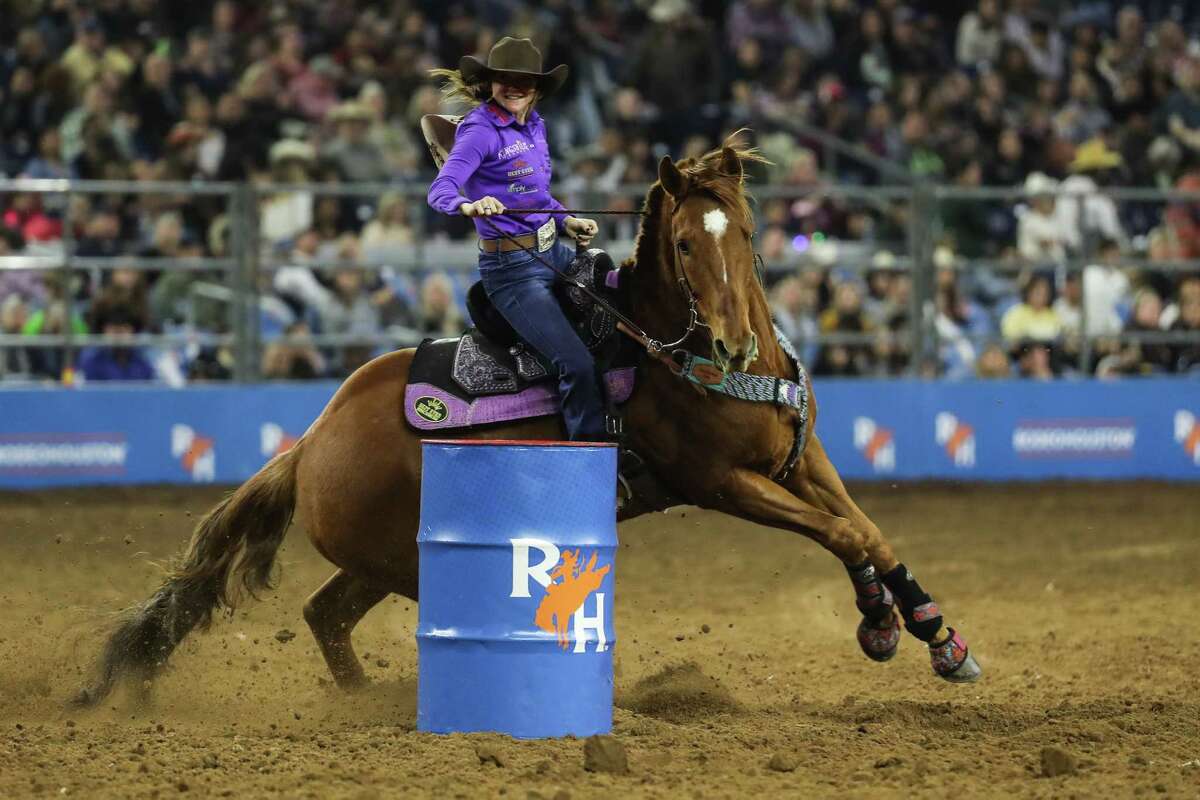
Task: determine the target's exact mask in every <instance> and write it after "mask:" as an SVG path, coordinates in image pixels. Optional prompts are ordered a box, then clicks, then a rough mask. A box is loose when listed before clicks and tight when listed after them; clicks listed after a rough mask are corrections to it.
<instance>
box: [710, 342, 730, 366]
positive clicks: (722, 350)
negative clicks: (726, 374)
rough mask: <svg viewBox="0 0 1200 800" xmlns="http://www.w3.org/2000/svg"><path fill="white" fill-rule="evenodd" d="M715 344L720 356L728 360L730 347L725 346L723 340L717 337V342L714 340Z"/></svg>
mask: <svg viewBox="0 0 1200 800" xmlns="http://www.w3.org/2000/svg"><path fill="white" fill-rule="evenodd" d="M713 346H714V347H715V348H716V351H717V355H718V356H719V357H721V358H722V359H724V360H726V361H728V360H729V356H730V353H729V348H728V347H726V346H725V343H724V342H723V341H721V340H720V339H717V340H716V341H715V342H713Z"/></svg>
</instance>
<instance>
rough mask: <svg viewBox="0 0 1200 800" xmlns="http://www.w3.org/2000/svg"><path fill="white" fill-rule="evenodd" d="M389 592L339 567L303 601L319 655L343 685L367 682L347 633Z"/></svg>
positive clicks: (350, 687)
mask: <svg viewBox="0 0 1200 800" xmlns="http://www.w3.org/2000/svg"><path fill="white" fill-rule="evenodd" d="M390 593H391V592H390V591H389V590H388V589H385V588H381V587H379V586H378V585H376V584H373V583H369V582H367V581H365V580H363V579H362V578H359V577H356V576H354V575H351V574H350V573H349V572H346V571H345V570H344V569H339V570H338V571H337V572H335V573H334V574H333V577H331V578H330V579H329V580H327V581H325V583H324V584H322V586H321V588H319V589H317V590H316V591H315V592H313V594H312V596H311V597H309V598H308V601H307V602H306V603H305V604H304V619H305V621H306V622H307V623H308V627H309V628H311V629H312V632H313V636H315V637H316V639H317V644H318V645H319V646H320V648H321V655H323V656H324V657H325V663H326V664H328V665H329V671H330V672H332V673H333V679H334V680H335V681H336V682H337V685H338V686H340V687H342V688H343V689H352V688H355V687H358V686H362V685H363V684H365V683H366V682H367V676H366V673H364V672H363V668H362V664H360V663H359V661H358V656H357V655H355V654H354V645H353V644H351V642H350V634H351V633H352V632H353V631H354V626H355V625H357V624H358V622H359V620H361V619H362V618H363V617H364V616H366V613H367V612H368V611H370V610H371V609H372V608H374V607H375V606H376V605H377V604H378V603H379V602H380V601H381V600H383V598H385V597H387V596H388V595H389V594H390Z"/></svg>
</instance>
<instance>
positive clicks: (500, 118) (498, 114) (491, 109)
mask: <svg viewBox="0 0 1200 800" xmlns="http://www.w3.org/2000/svg"><path fill="white" fill-rule="evenodd" d="M483 110H484V111H486V112H487V118H488V119H489V120H491V122H492V124H493V125H495V126H496V127H497V128H507V127H508V126H510V125H515V124H517V118H516V117H514V116H513V115H512V114H510V113H509V112H508V111H505V110H504V109H503V108H501V107H500V104H499V103H497V102H496V101H494V100H488V101H487V102H486V103H484V104H483ZM540 119H541V117H540V116H539V115H538V112H537V109H530V111H529V116H528V117H526V118H525V124H526V125H530V124H532V123H534V122H537V121H538V120H540Z"/></svg>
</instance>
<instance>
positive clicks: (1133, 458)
mask: <svg viewBox="0 0 1200 800" xmlns="http://www.w3.org/2000/svg"><path fill="white" fill-rule="evenodd" d="M336 389H337V385H336V384H335V383H332V382H320V383H306V384H270V385H266V384H264V385H246V386H232V385H225V386H202V387H189V388H185V389H167V388H146V387H141V388H138V387H132V386H94V385H93V386H88V387H83V388H76V389H8V390H0V487H3V488H21V487H41V486H63V485H81V484H102V483H124V484H138V483H193V482H217V483H237V482H240V481H243V480H245V479H246V478H248V477H250V475H252V474H254V472H255V471H256V470H258V469H259V468H260V467H262V465H263V464H265V463H266V461H267V460H268V459H269V458H270V457H271V456H273V455H275V453H277V452H281V451H282V450H283V449H285V448H286V447H288V446H290V444H291V442H293V441H294V440H295V438H296V437H298V436H300V435H301V434H303V433H304V431H305V429H306V428H307V427H308V425H309V424H310V423H311V422H312V421H313V420H314V419H316V417H317V415H318V414H319V413H320V412H321V409H322V408H324V406H325V403H326V402H328V400H329V398H330V397H331V396H332V395H333V393H334V391H336ZM814 393H815V395H816V401H817V406H818V412H817V433H818V435H819V436H820V437H821V441H822V443H823V444H824V446H825V449H826V451H827V452H828V453H829V456H830V458H831V459H832V460H833V463H834V464H835V465H836V466H837V468H838V469H839V470H840V471H841V473H842V475H843V476H844V477H845V478H847V479H852V480H863V479H865V480H906V479H918V478H938V479H958V480H1042V479H1046V478H1096V479H1120V480H1124V479H1130V478H1162V479H1170V480H1187V481H1195V480H1200V381H1196V380H1187V379H1170V378H1144V379H1136V380H1125V381H1096V380H1081V381H1068V380H1063V381H1055V382H1044V383H1043V382H1034V381H973V382H964V383H947V382H937V381H930V382H922V381H874V380H832V379H830V380H823V379H821V378H817V379H816V381H815V382H814ZM697 402H704V401H703V400H697ZM397 413H400V412H399V409H397Z"/></svg>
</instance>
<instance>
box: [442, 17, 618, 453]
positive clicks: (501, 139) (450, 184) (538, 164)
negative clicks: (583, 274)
mask: <svg viewBox="0 0 1200 800" xmlns="http://www.w3.org/2000/svg"><path fill="white" fill-rule="evenodd" d="M433 74H434V75H435V76H437V77H441V78H444V79H445V80H446V93H447V95H448V96H450V97H453V98H455V99H461V100H464V101H466V102H469V103H471V104H472V105H474V106H475V109H474V110H472V111H471V112H470V113H468V114H467V115H466V116H465V117H464V118H463V120H462V122H461V123H460V124H459V126H458V131H457V133H456V134H455V139H454V147H453V148H452V149H451V150H450V153H449V155H448V156H447V158H446V163H445V164H443V165H442V168H441V170H440V171H439V172H438V176H437V178H436V179H435V180H434V181H433V184H432V185H431V186H430V187H429V198H428V200H429V205H430V206H432V207H433V208H434V209H436V210H438V211H441V212H443V213H445V214H462V215H464V216H468V217H474V218H475V220H474V221H475V229H476V230H477V231H478V232H479V237H480V242H479V273H480V277H481V279H482V283H483V288H484V290H485V291H486V292H487V295H488V297H489V298H490V299H491V301H492V304H493V305H495V307H496V309H497V310H498V311H499V312H500V313H501V314H502V315H503V316H504V318H505V319H506V320H508V322H509V324H511V325H512V327H513V329H514V330H515V331H516V332H517V333H518V334H520V336H521V338H522V339H524V340H525V341H527V342H528V343H529V344H531V345H532V346H533V347H535V348H536V349H537V350H538V352H540V353H541V354H542V355H543V356H545V357H546V358H548V359H550V361H551V362H552V363H553V364H554V366H555V367H556V368H557V369H558V386H559V392H560V395H561V398H562V410H563V418H564V419H565V421H566V426H567V435H568V436H569V437H570V438H571V439H574V440H593V441H594V440H603V439H604V438H606V437H605V425H604V401H603V397H602V395H601V391H602V386H601V383H600V380H601V379H600V377H599V376H598V375H597V374H596V365H595V362H594V361H593V359H592V355H591V353H589V352H588V350H587V347H585V346H584V344H583V340H582V339H580V338H579V336H578V335H577V334H576V333H575V331H574V329H573V328H572V327H571V325H570V323H568V322H567V319H566V316H565V315H564V314H563V311H562V308H561V307H560V306H559V304H558V301H557V300H556V299H555V296H554V292H553V286H554V281H555V276H554V271H553V270H551V269H550V267H547V266H546V265H545V264H542V263H541V262H540V261H539V260H538V258H540V259H542V260H544V261H546V262H548V263H550V264H552V265H553V267H554V269H556V270H558V271H559V272H562V271H564V270H566V269H567V267H568V266H570V264H571V261H572V260H573V259H574V257H575V254H574V250H573V248H571V247H568V246H567V245H566V244H564V243H563V242H561V241H559V239H558V233H559V232H560V231H561V232H562V233H565V234H567V235H568V236H570V237H571V238H573V239H575V240H576V241H577V242H579V244H581V245H587V244H588V243H589V242H590V241H591V239H592V237H593V236H595V235H596V230H597V227H596V223H595V222H594V221H593V220H590V219H577V218H575V217H572V216H569V215H567V214H566V213H563V212H561V211H559V212H555V211H551V212H550V213H541V214H519V215H505V213H504V212H505V211H506V210H508V209H510V208H511V209H520V208H541V209H563V205H562V204H561V203H559V202H558V201H557V200H555V199H554V198H553V197H551V196H550V148H549V145H548V144H547V143H546V126H545V124H544V123H543V122H542V118H541V116H539V115H538V113H537V112H536V111H535V110H534V105H535V104H536V103H537V101H538V100H540V99H541V98H543V97H546V96H547V95H549V94H551V93H553V92H555V91H556V90H558V89H559V88H561V87H562V84H563V81H565V80H566V77H567V67H566V65H564V64H560V65H559V66H557V67H555V68H554V69H552V70H550V71H549V72H542V54H541V53H540V52H539V51H538V49H537V48H536V47H534V45H533V43H532V42H531V41H530V40H529V39H514V38H511V37H508V36H506V37H504V38H503V39H501V40H500V41H499V42H497V43H496V45H495V47H493V48H492V50H491V52H490V53H489V54H488V60H487V64H484V63H483V62H482V61H480V60H479V59H477V58H474V57H472V56H466V57H464V58H463V59H462V60H461V61H460V62H459V66H458V69H457V70H448V69H440V70H434V71H433ZM497 229H498V230H497ZM501 231H502V232H503V233H504V234H506V235H507V236H510V237H512V238H513V239H515V240H516V243H514V242H512V241H510V240H509V239H507V238H504V237H502V235H501V233H500V232H501ZM533 253H536V254H537V258H535V257H534V255H533Z"/></svg>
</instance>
